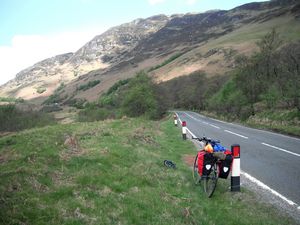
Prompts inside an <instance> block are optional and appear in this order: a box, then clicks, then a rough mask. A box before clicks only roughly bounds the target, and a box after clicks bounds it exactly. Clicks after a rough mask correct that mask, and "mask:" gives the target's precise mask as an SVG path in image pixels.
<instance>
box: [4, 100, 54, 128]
mask: <svg viewBox="0 0 300 225" xmlns="http://www.w3.org/2000/svg"><path fill="white" fill-rule="evenodd" d="M50 124H55V120H54V118H53V117H52V116H51V115H49V114H46V113H44V112H38V111H21V110H19V109H17V108H16V107H15V105H4V106H0V131H19V130H23V129H28V128H33V127H41V126H46V125H50Z"/></svg>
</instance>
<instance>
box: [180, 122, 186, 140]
mask: <svg viewBox="0 0 300 225" xmlns="http://www.w3.org/2000/svg"><path fill="white" fill-rule="evenodd" d="M181 126H182V138H183V140H186V121H182V123H181Z"/></svg>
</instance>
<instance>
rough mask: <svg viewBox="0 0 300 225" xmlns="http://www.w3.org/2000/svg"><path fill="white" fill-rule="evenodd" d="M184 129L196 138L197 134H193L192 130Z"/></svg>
mask: <svg viewBox="0 0 300 225" xmlns="http://www.w3.org/2000/svg"><path fill="white" fill-rule="evenodd" d="M186 130H187V131H188V132H189V133H190V134H191V135H192V138H196V137H197V136H196V135H195V134H193V132H192V131H190V129H189V128H186Z"/></svg>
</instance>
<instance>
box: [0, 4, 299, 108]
mask: <svg viewBox="0 0 300 225" xmlns="http://www.w3.org/2000/svg"><path fill="white" fill-rule="evenodd" d="M299 16H300V10H299V5H297V1H295V0H289V1H282V0H276V1H275V0H274V1H270V2H260V3H249V4H246V5H243V6H239V7H237V8H234V9H232V10H228V11H224V10H222V11H210V12H206V13H200V14H186V15H173V16H165V15H159V16H153V17H150V18H147V19H137V20H135V21H132V22H130V23H126V24H123V25H120V26H117V27H114V28H111V29H110V30H108V31H107V32H105V33H103V34H101V35H99V36H96V37H95V38H94V39H92V40H91V41H90V42H88V43H87V44H86V45H84V46H83V47H82V48H80V49H79V50H78V51H77V52H75V53H69V54H66V55H62V56H56V57H53V58H51V59H46V60H44V61H42V62H40V63H37V64H35V65H34V66H32V67H30V68H28V69H26V70H24V71H21V72H20V73H19V74H18V75H17V77H16V79H14V80H12V81H10V82H8V83H7V84H5V85H3V86H1V87H0V95H1V96H10V97H16V98H17V97H21V98H25V99H31V100H35V101H36V102H39V103H41V102H42V101H44V100H45V98H46V97H47V96H49V95H50V94H52V93H53V92H54V90H55V89H56V88H58V87H59V85H60V84H62V83H64V84H65V88H64V90H63V91H61V92H60V93H59V96H60V97H59V99H58V100H60V101H61V102H62V103H63V102H65V103H66V102H70V101H71V100H72V99H79V98H80V99H86V100H88V101H92V100H95V99H97V98H98V96H99V95H101V94H102V93H103V92H104V91H106V90H107V89H108V88H109V87H110V86H112V85H113V84H114V83H115V82H116V81H118V80H120V79H126V78H128V77H132V76H133V75H134V74H135V73H136V72H138V71H140V70H146V71H149V74H150V75H151V76H153V77H155V79H156V80H157V81H158V82H160V81H167V80H170V79H172V78H175V77H178V76H183V75H188V74H190V73H192V72H195V71H199V70H201V71H204V72H205V73H206V74H208V75H209V76H214V75H223V74H225V73H226V72H228V71H230V70H232V69H233V68H234V67H235V64H234V57H235V56H236V55H238V54H248V55H249V54H251V53H253V51H255V50H256V46H255V42H256V41H257V40H258V39H259V38H261V37H262V36H263V35H264V34H266V33H267V32H268V31H270V30H271V29H272V28H276V29H277V30H278V32H279V33H281V35H282V37H283V39H284V40H285V41H287V42H288V41H291V40H297V39H299V37H300V20H299ZM92 81H99V83H98V84H97V85H95V86H93V87H90V88H88V89H86V90H84V91H81V90H78V87H80V86H81V85H86V84H88V83H89V82H92ZM41 88H43V89H44V90H45V91H44V92H42V93H39V92H40V91H37V90H40V89H41Z"/></svg>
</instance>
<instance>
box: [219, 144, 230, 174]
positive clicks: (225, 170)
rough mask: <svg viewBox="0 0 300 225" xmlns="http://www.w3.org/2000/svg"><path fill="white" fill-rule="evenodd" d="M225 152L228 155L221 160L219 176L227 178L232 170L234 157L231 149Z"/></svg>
mask: <svg viewBox="0 0 300 225" xmlns="http://www.w3.org/2000/svg"><path fill="white" fill-rule="evenodd" d="M224 153H225V155H226V157H225V159H224V160H220V162H219V178H222V179H227V177H228V175H229V173H230V170H231V165H232V161H233V157H232V155H231V152H230V151H227V150H226V151H225V152H224Z"/></svg>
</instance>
